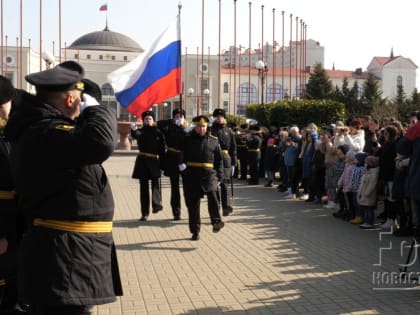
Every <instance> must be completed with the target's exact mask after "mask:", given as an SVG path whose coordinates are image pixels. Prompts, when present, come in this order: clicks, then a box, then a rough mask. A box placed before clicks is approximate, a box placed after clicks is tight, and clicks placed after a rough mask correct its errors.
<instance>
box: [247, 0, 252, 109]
mask: <svg viewBox="0 0 420 315" xmlns="http://www.w3.org/2000/svg"><path fill="white" fill-rule="evenodd" d="M248 5H249V17H248V20H249V29H248V104H251V49H252V44H251V6H252V2H251V1H250V2H248Z"/></svg>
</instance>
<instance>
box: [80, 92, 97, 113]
mask: <svg viewBox="0 0 420 315" xmlns="http://www.w3.org/2000/svg"><path fill="white" fill-rule="evenodd" d="M82 99H83V101H82V102H80V112H83V111H84V110H85V109H86V108H87V107H90V106H98V105H99V103H98V101H97V100H96V99H95V98H94V97H92V96H90V95H89V94H86V93H83V95H82Z"/></svg>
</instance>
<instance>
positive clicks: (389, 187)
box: [261, 111, 420, 236]
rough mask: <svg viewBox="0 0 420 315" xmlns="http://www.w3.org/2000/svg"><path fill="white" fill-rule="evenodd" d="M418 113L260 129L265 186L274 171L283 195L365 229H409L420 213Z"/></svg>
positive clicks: (406, 231)
mask: <svg viewBox="0 0 420 315" xmlns="http://www.w3.org/2000/svg"><path fill="white" fill-rule="evenodd" d="M419 117H420V113H419V112H417V111H416V112H413V113H411V114H410V115H409V117H408V120H407V121H404V122H400V121H398V120H396V119H393V118H389V119H383V120H382V121H379V120H377V119H374V118H371V117H369V116H365V117H356V118H351V119H348V120H347V121H346V122H341V121H337V122H335V123H333V124H331V125H329V126H323V127H318V126H316V125H315V124H314V123H311V124H308V125H307V126H305V127H304V128H302V129H299V127H298V126H295V125H293V126H290V127H287V128H286V127H282V128H276V127H275V126H270V127H269V128H266V129H265V133H264V134H263V138H264V140H263V144H264V146H263V148H262V151H263V154H262V160H261V164H262V169H263V171H265V173H266V178H267V182H266V185H265V186H266V187H273V183H274V181H275V175H277V174H278V176H277V178H278V180H279V184H278V186H277V190H278V191H279V192H280V193H283V194H284V195H283V197H284V198H286V199H292V200H301V201H304V202H307V203H314V204H323V207H324V208H327V209H332V210H333V213H332V214H333V216H334V217H336V218H340V219H343V220H346V221H349V222H350V223H352V224H357V225H359V226H360V228H363V229H371V228H374V227H378V226H379V227H380V228H382V229H385V230H391V231H392V232H393V233H394V235H397V236H398V235H399V236H408V235H413V233H414V231H415V229H414V227H416V226H417V225H418V224H417V220H418V218H419V217H420V215H419V214H418V211H419V210H418V209H419V203H420V202H419V201H418V200H417V199H418V198H420V197H416V196H417V195H420V194H419V192H417V193H416V192H415V188H414V187H415V186H416V185H417V182H418V180H419V176H418V174H417V169H418V168H420V166H418V165H416V164H414V162H416V161H417V156H418V154H419V153H418V150H420V147H419V145H420V144H419V143H417V141H420V122H418V120H419ZM413 158H414V159H416V160H415V161H414V160H413ZM417 187H418V186H417Z"/></svg>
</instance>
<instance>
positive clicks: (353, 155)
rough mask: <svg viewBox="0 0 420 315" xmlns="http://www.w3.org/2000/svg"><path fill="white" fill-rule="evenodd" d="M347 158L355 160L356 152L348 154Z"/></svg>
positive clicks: (351, 151)
mask: <svg viewBox="0 0 420 315" xmlns="http://www.w3.org/2000/svg"><path fill="white" fill-rule="evenodd" d="M346 157H347V158H348V157H350V158H353V159H354V158H355V157H356V152H354V151H353V150H350V151H348V152H347V153H346Z"/></svg>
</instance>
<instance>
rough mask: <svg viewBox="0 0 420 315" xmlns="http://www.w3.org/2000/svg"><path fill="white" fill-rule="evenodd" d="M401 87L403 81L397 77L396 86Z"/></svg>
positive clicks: (400, 77)
mask: <svg viewBox="0 0 420 315" xmlns="http://www.w3.org/2000/svg"><path fill="white" fill-rule="evenodd" d="M402 85H403V79H402V76H400V75H399V76H398V77H397V86H402Z"/></svg>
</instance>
